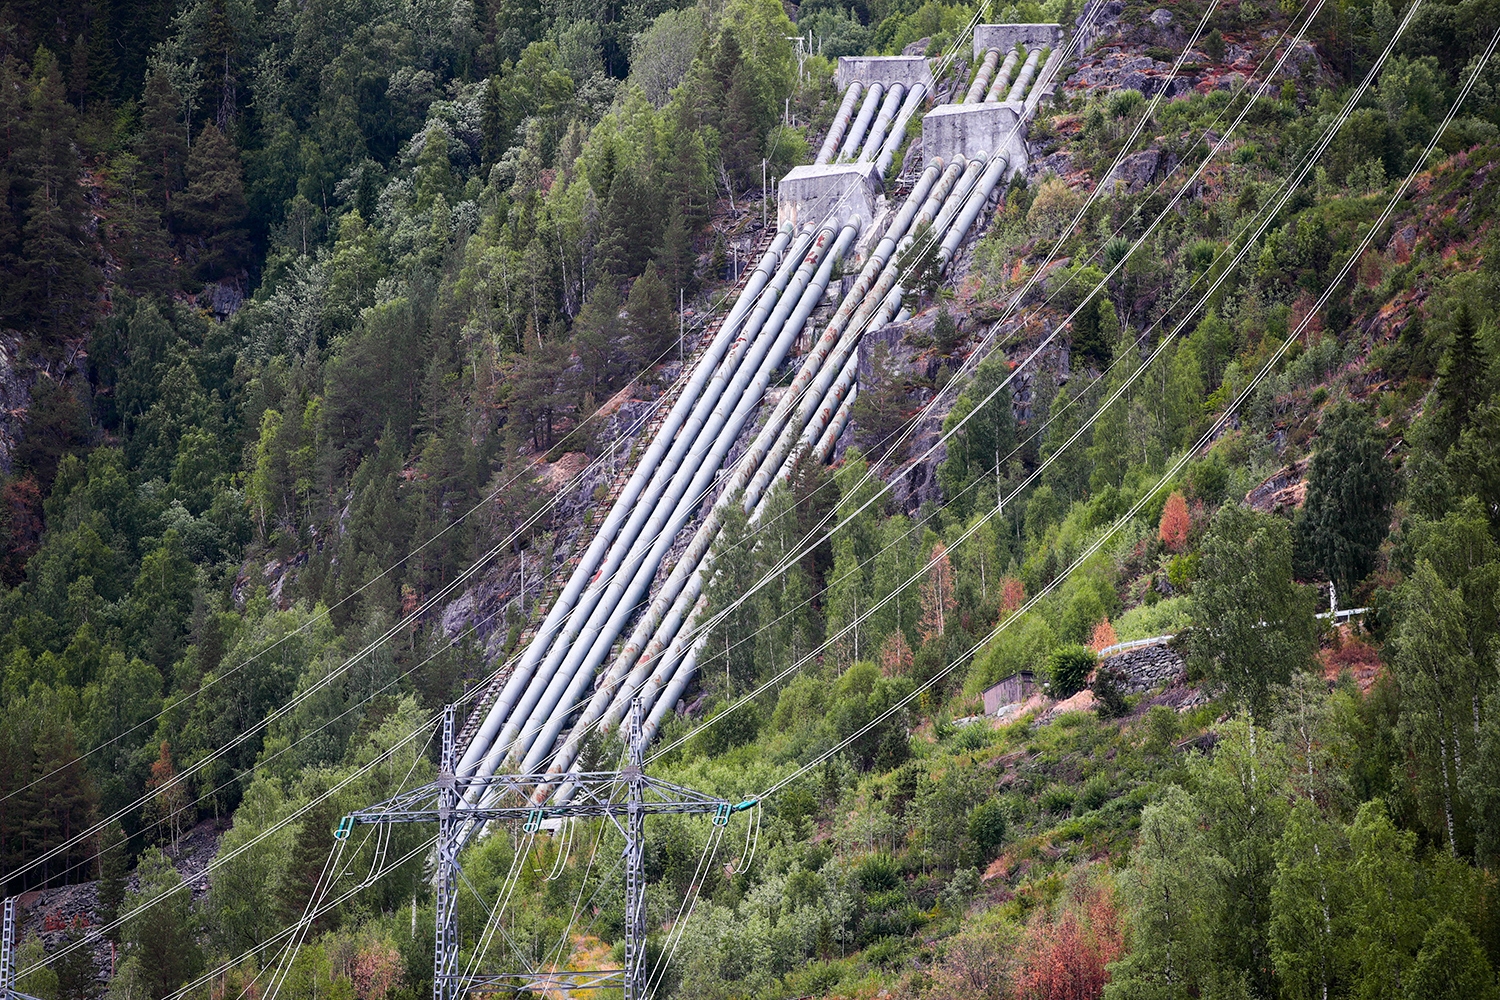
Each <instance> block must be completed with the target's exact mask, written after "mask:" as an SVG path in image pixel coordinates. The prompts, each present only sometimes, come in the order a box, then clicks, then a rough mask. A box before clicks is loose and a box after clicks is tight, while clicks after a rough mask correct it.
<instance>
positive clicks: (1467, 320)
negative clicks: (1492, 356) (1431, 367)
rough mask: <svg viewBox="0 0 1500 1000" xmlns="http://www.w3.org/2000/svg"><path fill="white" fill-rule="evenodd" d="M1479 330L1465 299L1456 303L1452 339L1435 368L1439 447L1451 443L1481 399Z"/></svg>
mask: <svg viewBox="0 0 1500 1000" xmlns="http://www.w3.org/2000/svg"><path fill="white" fill-rule="evenodd" d="M1478 334H1479V331H1478V329H1477V324H1475V322H1474V314H1473V313H1472V312H1471V311H1470V310H1469V303H1468V302H1460V303H1459V304H1458V312H1457V313H1456V314H1455V315H1454V317H1453V340H1452V342H1451V343H1450V344H1449V345H1448V349H1447V351H1445V352H1444V354H1443V362H1442V366H1441V368H1440V369H1439V372H1438V381H1437V408H1436V413H1435V414H1434V426H1435V430H1436V433H1437V439H1438V441H1437V443H1438V446H1439V447H1440V448H1441V449H1444V450H1446V449H1447V448H1450V447H1452V446H1453V445H1454V444H1455V443H1456V442H1457V441H1458V436H1459V435H1460V434H1461V433H1463V430H1464V428H1465V427H1467V426H1469V423H1470V422H1471V421H1472V420H1473V417H1474V412H1475V410H1477V409H1478V408H1479V406H1480V404H1481V403H1483V402H1484V400H1485V392H1484V378H1485V369H1486V365H1485V359H1484V354H1483V352H1482V351H1481V350H1480V347H1479V337H1478Z"/></svg>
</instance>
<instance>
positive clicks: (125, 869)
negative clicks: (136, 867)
mask: <svg viewBox="0 0 1500 1000" xmlns="http://www.w3.org/2000/svg"><path fill="white" fill-rule="evenodd" d="M129 875H130V844H129V842H128V841H127V840H126V837H125V830H124V828H122V827H121V826H120V822H119V820H115V821H114V822H112V823H110V824H109V826H107V827H105V828H104V831H103V832H102V833H101V834H100V835H99V903H98V914H99V921H100V922H101V923H104V924H109V923H113V922H114V919H115V917H117V916H119V915H120V904H121V903H123V902H124V901H125V880H126V878H128V877H129ZM109 939H110V940H111V941H113V942H115V943H116V944H119V943H120V928H118V927H116V928H114V929H113V930H111V931H110V932H109Z"/></svg>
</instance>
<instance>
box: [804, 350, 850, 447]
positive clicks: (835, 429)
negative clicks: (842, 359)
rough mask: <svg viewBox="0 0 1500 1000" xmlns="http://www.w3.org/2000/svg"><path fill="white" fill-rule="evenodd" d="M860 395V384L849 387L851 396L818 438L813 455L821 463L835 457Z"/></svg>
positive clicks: (842, 404) (845, 398) (845, 400)
mask: <svg viewBox="0 0 1500 1000" xmlns="http://www.w3.org/2000/svg"><path fill="white" fill-rule="evenodd" d="M855 357H856V358H858V357H859V355H857V354H856V355H855ZM858 395H859V383H858V382H856V383H854V384H853V385H851V386H850V387H849V394H848V395H846V396H845V397H844V401H843V402H842V403H840V404H839V412H838V413H836V414H834V417H833V423H831V424H829V425H828V429H827V430H826V431H824V432H823V436H822V437H820V438H818V443H817V446H816V447H815V448H814V450H813V455H814V456H816V458H817V459H818V461H819V462H822V463H823V464H825V465H826V464H827V463H828V460H829V458H830V457H831V456H832V455H833V449H834V447H835V446H836V445H837V444H838V442H839V438H840V437H842V436H843V434H844V428H845V427H848V426H849V418H850V417H852V416H853V415H854V398H855V397H856V396H858Z"/></svg>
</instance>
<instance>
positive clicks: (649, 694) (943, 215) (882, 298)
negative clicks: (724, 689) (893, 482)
mask: <svg viewBox="0 0 1500 1000" xmlns="http://www.w3.org/2000/svg"><path fill="white" fill-rule="evenodd" d="M996 160H1001V162H1002V163H1004V160H1005V157H1004V154H998V156H996V157H993V159H992V160H990V162H989V165H987V163H986V160H984V156H983V154H981V156H980V157H975V159H974V160H971V162H969V169H968V171H966V172H965V180H966V181H971V183H969V184H956V186H954V187H953V189H951V190H950V192H948V193H947V196H945V198H942V202H944V204H942V208H941V210H939V211H938V213H936V216H935V214H933V211H932V208H933V202H935V201H936V199H935V198H932V196H930V198H929V199H927V201H926V202H924V205H922V211H921V213H919V214H918V216H916V219H915V220H913V222H915V223H913V225H912V232H909V234H907V235H906V238H903V240H901V249H904V247H906V246H909V244H910V240H912V238H913V235H915V231H916V229H918V228H919V226H921V225H922V222H932V223H933V229H932V235H933V238H938V237H945V235H947V234H945V232H944V229H945V228H948V226H957V225H963V228H965V229H968V223H963V219H965V216H966V214H968V211H966V207H968V205H969V204H971V201H972V199H975V198H980V204H981V205H983V201H984V198H987V196H989V192H990V190H992V189H993V180H992V169H990V168H992V166H993V163H995V162H996ZM1002 171H1004V168H1002ZM986 181H990V183H989V186H986ZM981 195H983V198H981ZM969 223H972V217H971V219H969ZM897 277H898V268H897V267H895V264H894V262H892V264H889V265H886V267H885V268H883V271H882V274H880V277H879V280H877V282H876V285H874V288H873V289H871V292H870V294H868V295H865V298H864V304H862V306H861V309H859V310H858V312H856V313H855V316H853V319H852V321H850V324H849V328H850V331H852V333H853V336H855V337H856V336H858V333H859V331H861V330H862V328H864V327H865V325H868V327H870V328H874V327H879V325H883V324H885V322H886V321H889V318H891V316H892V315H894V313H895V310H897V309H900V304H901V288H900V285H898V283H897V280H895V279H897ZM856 372H858V361H856V355H855V354H853V352H852V349H850V354H849V355H847V357H844V358H843V363H841V364H840V367H838V369H837V372H835V370H834V369H832V366H825V369H823V376H820V378H819V379H817V382H816V384H814V385H813V393H808V394H810V396H813V394H814V393H817V387H819V385H822V387H823V391H822V393H819V394H817V396H816V399H817V405H816V406H813V408H810V409H811V412H810V415H811V420H810V421H807V426H805V427H802V424H801V423H796V424H790V423H789V424H787V426H786V430H787V432H789V430H792V427H793V426H796V427H798V429H799V430H801V433H798V435H796V436H795V439H796V441H798V442H801V444H805V442H807V441H810V439H811V438H813V436H817V438H819V439H820V438H823V436H825V433H823V432H825V429H826V427H828V426H829V424H832V421H834V420H835V418H837V414H838V411H840V409H843V406H844V405H846V403H849V402H850V393H852V391H853V381H855V375H856ZM825 378H826V381H825ZM804 412H808V411H807V409H805V408H804ZM787 436H789V435H787V433H784V432H783V439H786V438H787ZM828 447H829V448H831V447H832V442H831V441H829V445H828ZM774 454H775V453H772V456H774ZM795 459H796V453H795V451H790V453H784V454H783V459H781V460H780V462H766V463H763V465H762V468H760V474H757V475H756V481H759V478H760V475H762V474H765V472H768V471H771V469H775V471H777V472H780V475H781V477H786V475H789V469H790V466H792V465H793V463H795ZM762 499H763V493H762ZM757 505H759V504H757ZM705 607H706V601H702V600H700V601H699V606H697V607H696V609H694V616H699V615H702V612H703V610H705ZM706 639H708V637H706V633H694V631H693V630H687V631H679V633H678V634H676V636H675V637H673V639H672V643H670V646H669V648H667V651H666V654H664V655H663V657H661V658H660V661H658V664H657V667H655V670H654V672H652V675H651V678H649V679H648V681H646V682H645V684H643V685H640V697H642V702H643V703H645V705H646V709H648V717H646V727H645V732H646V733H648V739H652V738H655V733H657V729H658V727H660V723H661V718H663V717H664V715H666V712H667V711H669V709H670V708H672V706H673V705H675V703H676V700H678V699H679V697H681V696H682V691H685V690H687V685H688V684H690V682H691V678H693V673H694V670H696V664H697V655H699V652H700V651H702V648H703V643H705V642H706Z"/></svg>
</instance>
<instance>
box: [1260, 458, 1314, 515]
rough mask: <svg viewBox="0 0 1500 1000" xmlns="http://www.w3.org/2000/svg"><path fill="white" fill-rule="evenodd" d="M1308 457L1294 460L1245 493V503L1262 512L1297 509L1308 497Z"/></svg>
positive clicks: (1269, 512) (1271, 512)
mask: <svg viewBox="0 0 1500 1000" xmlns="http://www.w3.org/2000/svg"><path fill="white" fill-rule="evenodd" d="M1307 462H1308V460H1307V459H1305V458H1304V459H1302V460H1301V461H1299V462H1294V463H1292V464H1291V465H1288V466H1286V467H1285V468H1283V469H1279V470H1277V472H1276V473H1275V474H1274V475H1272V476H1271V477H1270V478H1268V479H1267V480H1266V481H1265V482H1263V483H1261V484H1260V485H1259V486H1257V487H1255V489H1253V490H1251V491H1250V492H1249V493H1246V494H1245V503H1246V504H1248V505H1249V506H1250V507H1252V508H1254V509H1255V510H1258V511H1260V512H1261V513H1262V514H1274V513H1276V512H1277V511H1282V510H1296V509H1297V508H1299V507H1301V506H1302V502H1303V501H1304V500H1306V499H1307V481H1306V480H1305V479H1304V478H1303V477H1304V476H1306V475H1307Z"/></svg>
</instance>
